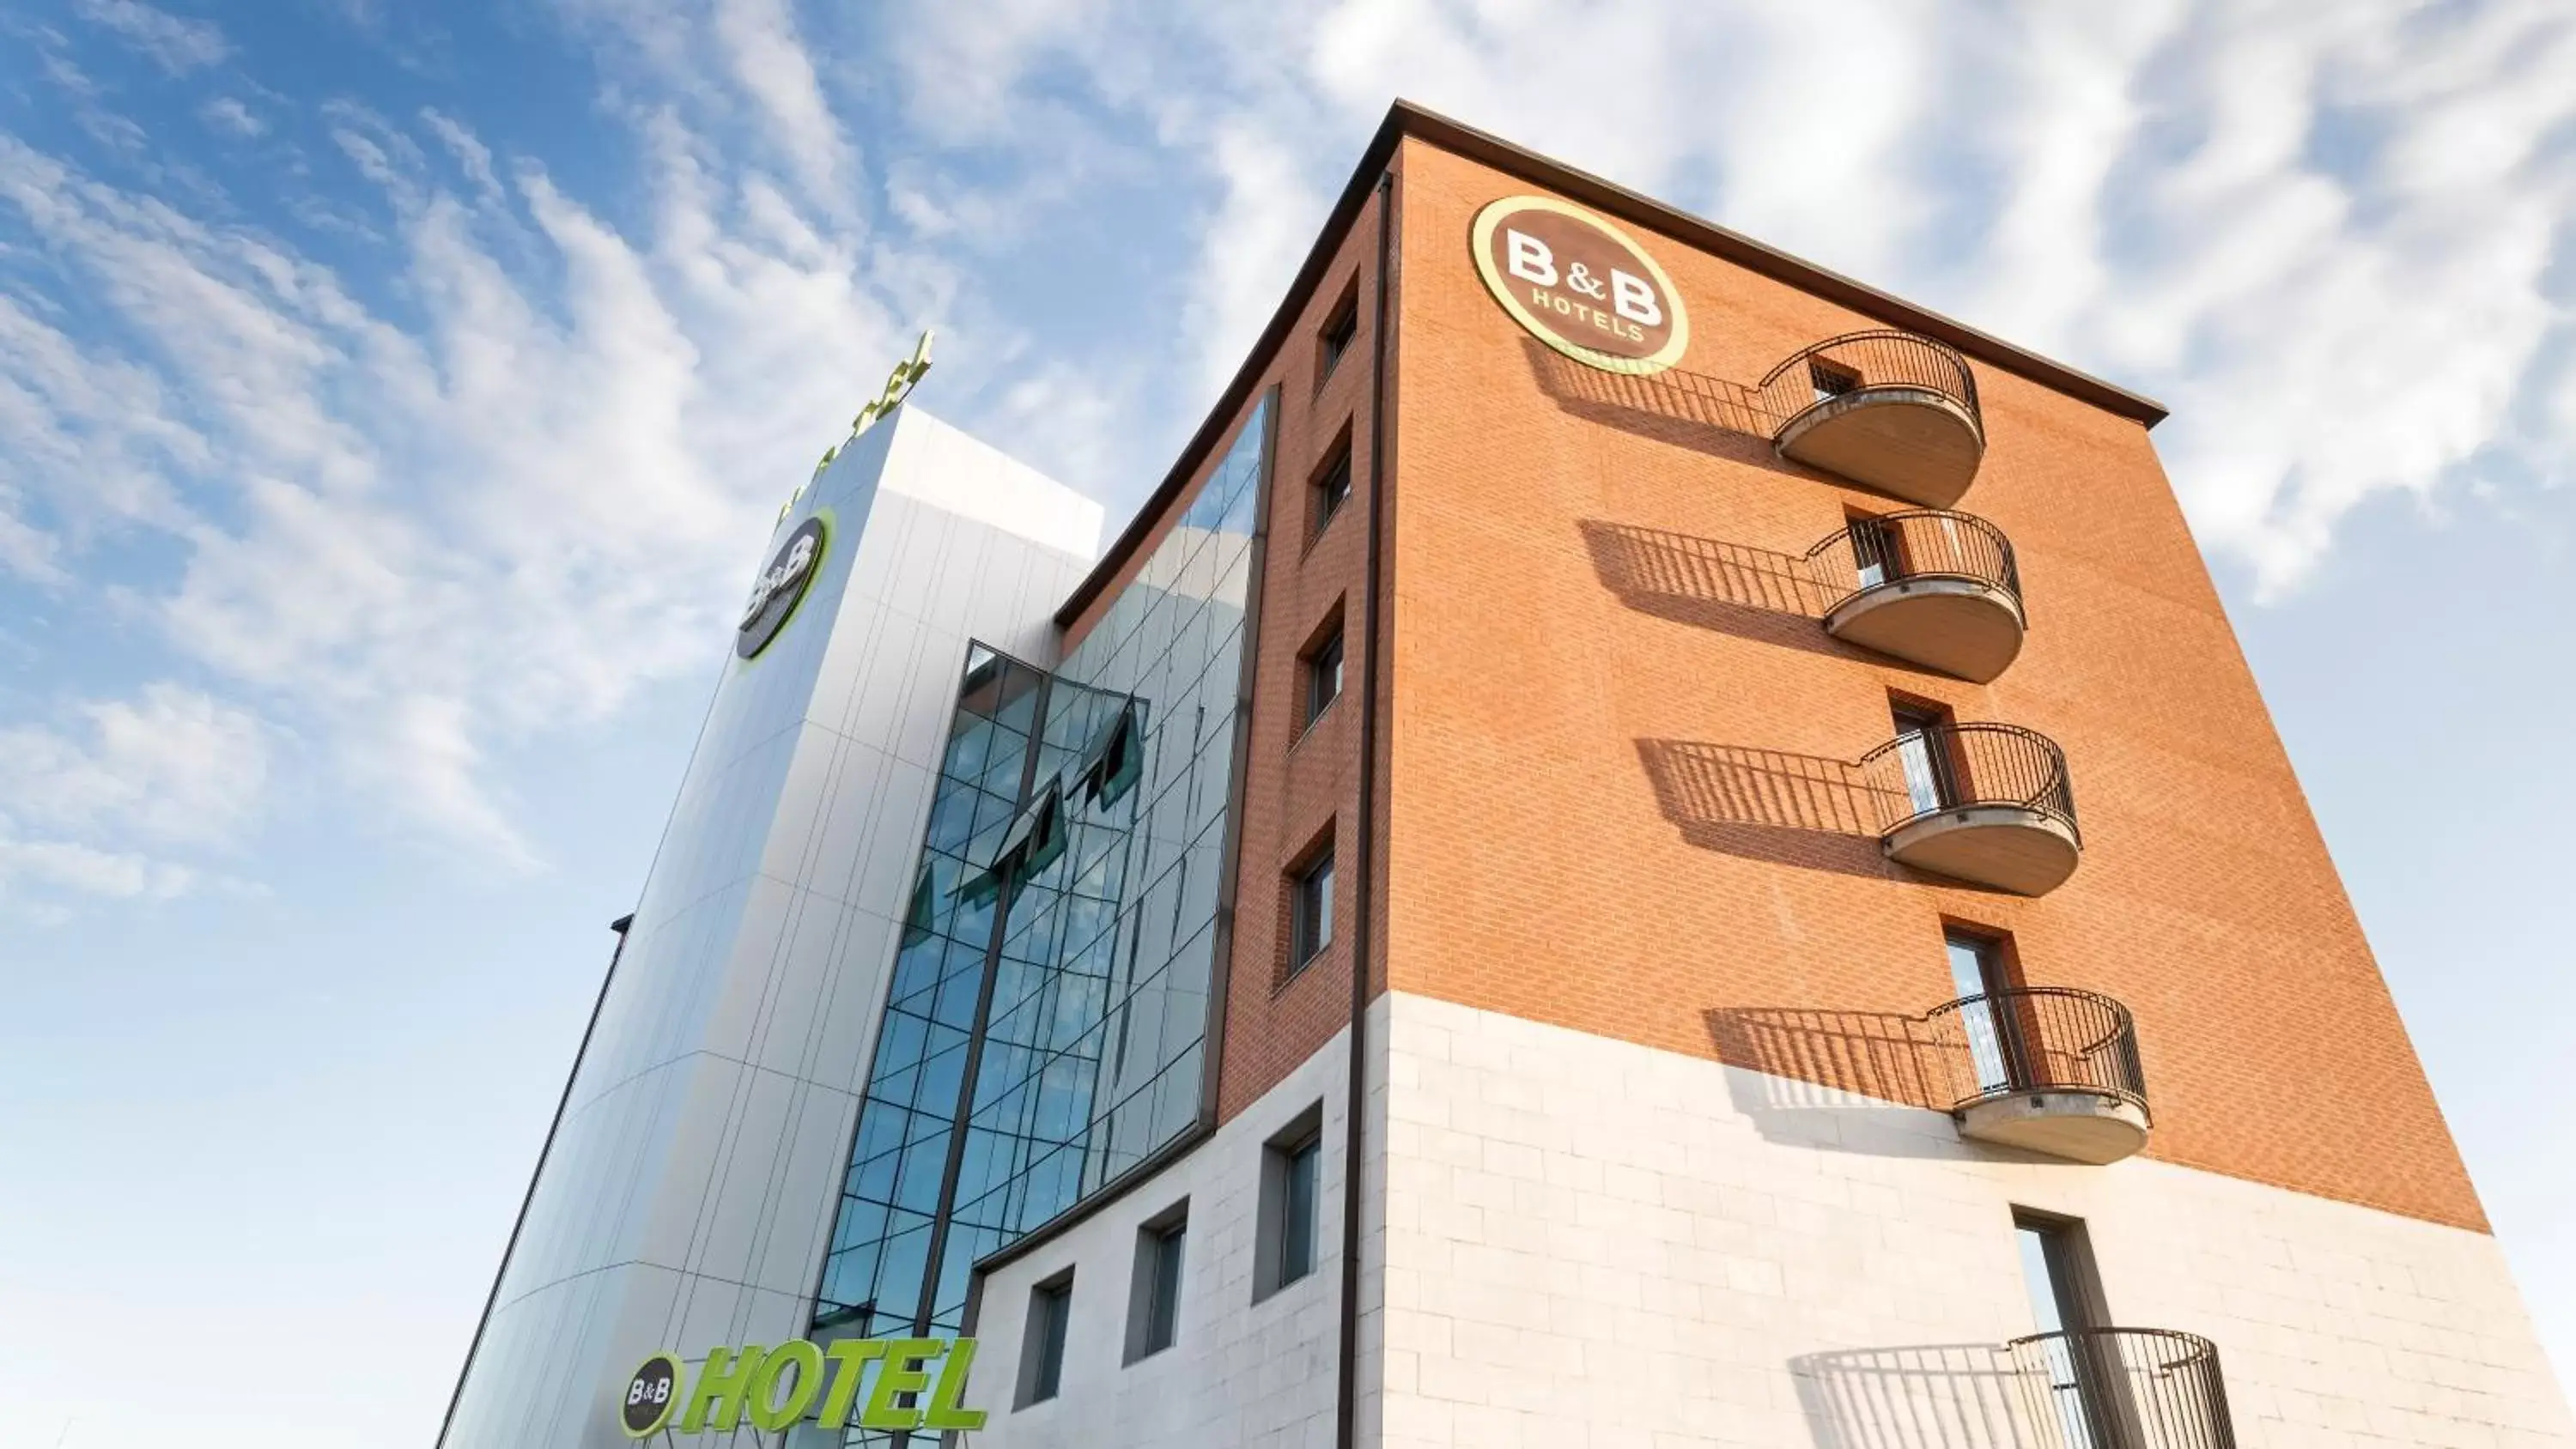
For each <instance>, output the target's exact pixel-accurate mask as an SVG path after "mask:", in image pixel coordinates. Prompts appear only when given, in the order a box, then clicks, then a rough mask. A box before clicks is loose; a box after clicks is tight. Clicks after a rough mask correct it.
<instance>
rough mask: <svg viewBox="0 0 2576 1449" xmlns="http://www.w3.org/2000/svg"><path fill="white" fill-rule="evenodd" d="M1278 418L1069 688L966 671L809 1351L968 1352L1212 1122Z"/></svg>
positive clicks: (1262, 419) (1071, 672) (1100, 631)
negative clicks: (1233, 850)
mask: <svg viewBox="0 0 2576 1449" xmlns="http://www.w3.org/2000/svg"><path fill="white" fill-rule="evenodd" d="M1273 411H1274V408H1273V405H1272V403H1271V402H1270V401H1269V400H1267V399H1265V400H1264V401H1263V403H1262V404H1261V405H1260V406H1259V407H1257V408H1256V409H1255V410H1254V412H1253V414H1252V416H1251V417H1250V418H1249V419H1248V420H1247V421H1246V423H1245V425H1244V427H1243V429H1242V431H1241V433H1240V434H1239V435H1238V437H1237V439H1236V441H1235V443H1234V444H1233V446H1232V447H1231V448H1230V449H1229V450H1228V451H1227V453H1226V455H1225V457H1224V458H1223V459H1222V460H1221V461H1220V463H1219V465H1218V466H1217V467H1216V468H1215V469H1214V470H1213V471H1212V472H1211V474H1210V476H1209V478H1208V480H1207V482H1206V484H1205V485H1204V486H1203V487H1202V489H1201V490H1200V492H1199V495H1198V497H1197V498H1196V499H1195V500H1194V501H1193V502H1192V504H1191V505H1190V507H1189V509H1188V511H1187V512H1186V513H1185V514H1184V515H1183V516H1182V517H1181V519H1180V520H1179V521H1178V523H1177V524H1176V525H1175V526H1174V527H1173V529H1172V530H1171V531H1170V533H1168V534H1167V535H1166V536H1165V537H1164V539H1163V541H1162V542H1161V543H1160V544H1159V545H1157V546H1156V547H1155V549H1154V550H1153V552H1152V553H1151V554H1150V555H1148V557H1147V558H1146V560H1145V562H1144V564H1143V566H1142V567H1141V569H1140V570H1139V572H1138V574H1137V576H1136V577H1135V579H1134V580H1133V581H1132V582H1131V583H1129V584H1128V585H1127V587H1126V588H1125V589H1123V590H1122V591H1121V592H1120V593H1119V595H1118V597H1117V598H1116V599H1115V600H1114V601H1113V602H1112V603H1111V605H1110V607H1109V609H1108V611H1107V613H1106V614H1105V615H1104V616H1103V617H1102V619H1101V621H1100V623H1099V624H1098V625H1097V626H1095V627H1094V628H1093V629H1092V631H1091V632H1090V633H1089V634H1088V635H1086V636H1085V637H1084V639H1083V642H1082V644H1081V646H1080V647H1078V648H1076V649H1075V650H1074V651H1073V652H1072V653H1071V654H1070V655H1068V656H1067V657H1066V658H1065V660H1064V662H1063V664H1062V665H1061V666H1060V667H1059V668H1058V669H1057V670H1056V671H1055V673H1054V674H1053V675H1051V676H1050V675H1047V674H1044V673H1043V672H1041V671H1039V670H1037V669H1035V668H1033V667H1031V666H1029V665H1026V664H1022V663H1020V662H1018V661H1016V660H1012V659H1008V658H1005V657H1003V656H1000V655H998V654H995V653H993V652H992V651H990V650H987V649H982V648H980V647H979V648H978V649H977V650H976V651H975V652H974V656H973V658H971V659H970V660H969V663H968V668H967V673H966V679H965V683H964V686H963V688H962V690H961V692H960V695H959V700H958V707H957V713H956V716H955V719H954V721H953V723H952V725H951V729H950V735H949V742H948V749H947V759H946V763H945V765H944V767H943V769H942V771H941V774H940V780H939V785H938V788H937V791H936V793H935V794H934V796H933V803H932V807H931V817H930V824H929V827H928V830H927V833H926V838H925V839H924V841H923V843H922V851H921V864H920V868H919V875H918V878H917V884H916V886H915V889H914V894H913V899H912V908H911V915H910V919H909V920H908V921H907V923H906V925H905V928H904V934H903V941H902V946H901V951H900V954H899V956H898V957H897V960H896V964H895V970H894V976H893V985H892V987H891V990H890V994H889V998H888V1000H887V1003H886V1012H885V1016H884V1019H883V1023H882V1025H881V1026H880V1029H879V1032H878V1038H877V1048H876V1057H875V1060H874V1063H873V1065H872V1067H871V1069H870V1075H869V1085H868V1090H867V1095H866V1098H865V1100H864V1102H863V1104H862V1106H861V1108H860V1114H859V1128H858V1133H857V1136H856V1139H855V1141H854V1143H853V1147H852V1151H851V1158H850V1166H849V1172H848V1176H847V1179H846V1181H845V1183H844V1186H843V1195H842V1201H841V1208H840V1217H839V1220H838V1222H837V1224H836V1225H835V1228H834V1231H833V1235H832V1243H831V1248H830V1252H829V1256H828V1258H827V1259H826V1263H825V1268H824V1273H823V1280H822V1284H821V1288H820V1290H819V1292H818V1294H817V1301H816V1305H815V1327H816V1330H817V1333H818V1335H819V1336H826V1337H833V1338H846V1337H870V1336H873V1337H908V1336H910V1335H912V1334H913V1333H914V1332H916V1331H917V1330H920V1331H927V1332H930V1333H933V1334H952V1333H956V1332H958V1331H960V1329H961V1327H962V1320H963V1317H964V1312H965V1302H966V1289H967V1280H968V1276H969V1271H970V1270H971V1268H972V1267H973V1265H974V1262H975V1260H976V1259H978V1258H981V1257H984V1256H985V1255H987V1254H989V1253H991V1252H993V1251H995V1250H996V1249H999V1248H1001V1247H1003V1246H1004V1245H1006V1244H1008V1243H1010V1242H1012V1241H1014V1240H1015V1239H1017V1238H1018V1237H1020V1236H1021V1235H1023V1234H1025V1233H1027V1232H1028V1231H1030V1230H1031V1229H1033V1228H1036V1227H1039V1226H1041V1225H1043V1224H1044V1223H1046V1222H1047V1221H1048V1220H1050V1219H1052V1218H1054V1217H1056V1216H1057V1215H1058V1214H1060V1213H1062V1212H1064V1211H1066V1210H1067V1209H1069V1208H1071V1207H1072V1206H1073V1205H1074V1204H1075V1203H1077V1202H1079V1201H1080V1200H1081V1199H1082V1198H1083V1197H1084V1196H1085V1195H1087V1194H1089V1193H1091V1192H1094V1191H1096V1190H1098V1189H1099V1188H1100V1187H1101V1186H1102V1185H1103V1184H1105V1183H1107V1182H1109V1181H1111V1180H1113V1179H1115V1178H1116V1177H1117V1176H1118V1175H1119V1174H1121V1173H1123V1172H1125V1171H1127V1170H1128V1169H1130V1168H1133V1167H1134V1166H1136V1165H1137V1164H1138V1163H1140V1162H1142V1161H1144V1160H1145V1158H1146V1157H1148V1156H1149V1155H1151V1154H1152V1153H1153V1152H1154V1151H1155V1150H1156V1149H1157V1148H1159V1147H1161V1146H1163V1145H1164V1144H1165V1143H1168V1142H1170V1141H1171V1140H1172V1139H1173V1138H1174V1137H1176V1136H1178V1135H1179V1134H1180V1133H1181V1132H1182V1131H1183V1130H1184V1129H1186V1128H1187V1127H1189V1126H1190V1124H1191V1123H1192V1122H1193V1121H1195V1120H1196V1118H1197V1114H1198V1109H1199V1101H1200V1095H1201V1086H1202V1077H1203V1076H1204V1073H1205V1067H1206V1048H1207V1028H1208V997H1209V991H1210V986H1211V981H1212V976H1213V972H1214V968H1215V953H1216V915H1217V904H1218V899H1219V885H1220V881H1221V878H1222V876H1223V873H1224V870H1225V839H1226V825H1227V811H1228V806H1229V803H1230V801H1231V799H1232V796H1233V787H1234V772H1235V768H1236V763H1237V762H1236V760H1235V758H1234V754H1235V724H1236V718H1235V716H1236V700H1237V696H1238V694H1239V692H1240V690H1241V688H1242V680H1243V667H1244V650H1245V647H1246V641H1245V639H1244V618H1245V609H1246V603H1247V601H1248V599H1249V597H1250V590H1251V575H1252V543H1253V525H1254V520H1255V516H1256V509H1257V507H1258V505H1259V500H1260V498H1261V497H1262V494H1263V489H1262V487H1261V483H1262V472H1263V469H1264V467H1265V463H1266V459H1267V458H1268V455H1269V445H1268V441H1269V440H1268V434H1269V426H1270V419H1271V416H1272V413H1273ZM988 986H989V996H988V994H987V990H988ZM979 1005H980V1006H981V1007H982V1011H981V1021H980V1035H979V1020H978V1016H979V1013H978V1007H979ZM970 1057H971V1058H974V1059H975V1060H974V1061H973V1063H972V1065H971V1067H970V1062H969V1059H970ZM970 1071H971V1075H972V1081H971V1082H970V1081H969V1080H968V1077H969V1074H970ZM961 1103H962V1104H963V1106H964V1111H963V1112H962V1113H961V1112H960V1106H961ZM961 1127H962V1130H963V1131H964V1134H965V1135H964V1139H963V1140H964V1146H963V1150H962V1152H960V1153H957V1154H956V1156H957V1159H958V1160H957V1169H956V1173H955V1177H954V1180H953V1181H952V1180H951V1179H950V1177H949V1172H948V1165H949V1160H950V1157H951V1155H952V1151H951V1149H952V1144H953V1143H954V1142H955V1141H956V1140H957V1139H956V1133H957V1132H958V1131H959V1130H960V1128H961ZM934 1255H935V1256H936V1259H937V1261H936V1262H935V1263H934V1262H933V1261H932V1258H933V1256H934ZM883 1440H884V1436H882V1435H878V1436H853V1438H852V1441H851V1442H853V1443H869V1442H882V1441H883Z"/></svg>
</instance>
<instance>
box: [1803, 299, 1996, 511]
mask: <svg viewBox="0 0 2576 1449" xmlns="http://www.w3.org/2000/svg"><path fill="white" fill-rule="evenodd" d="M1754 391H1755V393H1756V394H1757V396H1758V397H1759V398H1760V400H1761V407H1762V410H1763V411H1764V412H1765V413H1766V414H1767V415H1769V416H1771V417H1773V418H1777V419H1781V420H1782V421H1780V422H1779V423H1778V424H1777V426H1776V427H1774V428H1773V430H1772V433H1771V443H1772V446H1773V447H1775V448H1777V449H1778V450H1779V452H1780V456H1781V457H1783V458H1787V459H1789V460H1791V461H1792V462H1798V463H1804V464H1806V465H1807V466H1809V467H1811V468H1821V469H1823V470H1825V471H1826V472H1828V473H1833V474H1838V475H1840V476H1842V477H1844V478H1848V479H1850V480H1852V481H1853V482H1855V483H1860V484H1863V485H1866V486H1868V487H1871V488H1875V489H1878V490H1879V491H1880V492H1882V493H1889V494H1893V495H1894V496H1896V497H1898V498H1902V499H1904V500H1905V501H1907V502H1909V503H1917V504H1921V505H1922V506H1924V507H1926V508H1947V507H1949V506H1950V505H1951V504H1953V503H1956V502H1958V501H1959V498H1960V495H1962V494H1964V493H1966V492H1967V491H1968V485H1969V484H1970V483H1973V482H1975V481H1976V477H1977V465H1978V464H1979V463H1980V462H1982V461H1983V460H1984V458H1985V455H1986V431H1985V422H1984V418H1983V415H1982V414H1980V413H1979V412H1978V410H1977V380H1976V377H1975V376H1974V375H1973V374H1972V373H1970V372H1969V370H1968V361H1967V359H1966V358H1964V357H1962V356H1960V355H1959V351H1958V349H1957V348H1954V347H1951V346H1949V345H1948V344H1946V343H1941V342H1935V341H1933V340H1932V339H1931V338H1929V337H1918V336H1916V335H1915V334H1913V333H1911V332H1897V331H1890V330H1879V331H1871V332H1851V333H1846V334H1844V335H1843V336H1840V337H1834V338H1828V339H1827V340H1825V341H1823V342H1819V343H1817V344H1815V345H1814V346H1812V347H1809V348H1806V349H1804V350H1803V351H1800V352H1799V353H1797V354H1796V355H1795V356H1792V357H1791V358H1790V359H1789V360H1788V361H1786V362H1783V363H1781V364H1780V365H1779V366H1778V367H1775V368H1773V369H1771V371H1770V372H1769V373H1768V374H1767V375H1765V376H1764V377H1763V379H1762V381H1761V382H1760V383H1759V384H1757V385H1756V387H1755V389H1754Z"/></svg>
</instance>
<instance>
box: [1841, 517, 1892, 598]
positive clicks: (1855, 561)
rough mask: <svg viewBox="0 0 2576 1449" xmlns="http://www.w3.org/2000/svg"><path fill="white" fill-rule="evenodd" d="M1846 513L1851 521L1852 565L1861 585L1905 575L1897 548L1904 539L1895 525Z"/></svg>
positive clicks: (1882, 520)
mask: <svg viewBox="0 0 2576 1449" xmlns="http://www.w3.org/2000/svg"><path fill="white" fill-rule="evenodd" d="M1845 516H1846V517H1847V518H1848V519H1849V520H1850V521H1851V549H1852V566H1853V568H1854V569H1855V570H1856V571H1857V572H1858V573H1859V576H1860V586H1861V587H1862V588H1864V589H1874V588H1877V587H1878V586H1879V585H1880V584H1883V583H1886V582H1887V581H1888V580H1890V579H1901V578H1903V577H1905V560H1904V557H1903V555H1902V554H1901V552H1900V551H1899V545H1900V544H1901V543H1902V542H1903V539H1902V537H1901V536H1900V535H1899V533H1898V531H1897V525H1896V524H1894V523H1891V522H1889V521H1888V520H1886V519H1884V518H1873V517H1871V516H1870V515H1869V514H1866V513H1852V514H1847V515H1845Z"/></svg>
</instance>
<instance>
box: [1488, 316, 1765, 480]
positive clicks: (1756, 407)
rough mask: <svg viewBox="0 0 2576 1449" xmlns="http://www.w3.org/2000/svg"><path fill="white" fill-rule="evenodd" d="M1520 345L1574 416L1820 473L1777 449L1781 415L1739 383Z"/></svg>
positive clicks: (1743, 459)
mask: <svg viewBox="0 0 2576 1449" xmlns="http://www.w3.org/2000/svg"><path fill="white" fill-rule="evenodd" d="M1521 352H1522V355H1523V356H1525V357H1527V358H1528V359H1529V365H1530V375H1531V377H1533V378H1534V379H1536V381H1537V383H1538V388H1539V391H1541V392H1543V393H1545V394H1547V396H1548V400H1549V401H1551V402H1553V403H1555V404H1556V405H1557V407H1558V408H1560V409H1561V410H1563V411H1564V412H1565V413H1567V414H1568V415H1570V416H1572V417H1577V418H1581V419H1582V420H1583V421H1585V422H1588V423H1597V424H1599V425H1600V426H1602V427H1605V428H1616V429H1618V430H1619V431H1621V432H1623V433H1628V434H1632V435H1634V436H1636V437H1641V438H1649V439H1652V440H1654V441H1655V442H1659V443H1669V444H1671V445H1672V446H1674V447H1677V448H1688V449H1690V450H1691V451H1692V452H1695V453H1706V454H1708V455H1710V456H1711V457H1716V458H1726V459H1729V460H1731V461H1734V462H1738V463H1751V464H1754V465H1756V466H1758V467H1763V468H1769V469H1771V470H1773V471H1775V472H1781V473H1791V474H1795V475H1796V476H1799V477H1809V476H1814V475H1811V474H1809V473H1808V472H1807V471H1806V470H1805V469H1802V468H1799V467H1798V466H1797V465H1795V464H1792V463H1787V462H1783V461H1782V460H1781V458H1780V455H1779V454H1778V453H1777V452H1776V451H1774V450H1773V448H1772V446H1771V435H1772V433H1773V432H1774V431H1775V430H1776V429H1777V428H1778V427H1779V425H1780V419H1779V418H1778V417H1776V416H1774V415H1773V414H1772V413H1771V412H1769V411H1768V410H1766V409H1765V408H1764V407H1763V406H1762V403H1761V400H1760V399H1759V398H1758V397H1757V396H1756V395H1755V393H1754V391H1753V390H1752V389H1751V388H1748V387H1746V386H1744V385H1743V384H1741V383H1733V382H1728V381H1726V380H1725V379H1724V378H1717V377H1709V376H1707V375H1705V374H1702V373H1696V372H1685V371H1683V370H1681V369H1680V368H1670V369H1667V370H1665V371H1663V372H1659V373H1656V374H1654V375H1653V376H1650V377H1636V376H1632V375H1630V374H1628V373H1624V372H1603V371H1602V370H1601V369H1599V368H1597V367H1588V366H1586V365H1584V364H1583V363H1580V362H1577V361H1575V360H1574V359H1572V358H1570V357H1567V356H1565V355H1564V354H1562V353H1560V352H1557V351H1555V350H1554V349H1552V348H1549V347H1547V346H1545V345H1544V344H1541V343H1539V342H1536V341H1532V340H1529V339H1523V340H1522V342H1521Z"/></svg>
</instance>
